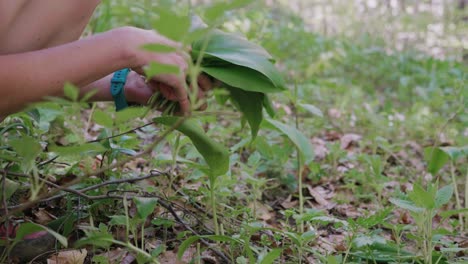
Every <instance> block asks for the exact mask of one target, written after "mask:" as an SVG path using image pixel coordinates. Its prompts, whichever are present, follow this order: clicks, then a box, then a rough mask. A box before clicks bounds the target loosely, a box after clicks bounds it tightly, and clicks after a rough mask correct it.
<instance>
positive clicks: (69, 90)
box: [63, 83, 80, 102]
mask: <svg viewBox="0 0 468 264" xmlns="http://www.w3.org/2000/svg"><path fill="white" fill-rule="evenodd" d="M63 92H64V94H65V97H67V98H68V99H70V100H71V101H73V102H76V101H78V96H79V95H80V90H79V89H78V88H76V87H75V86H74V85H73V84H71V83H66V84H65V86H64V87H63Z"/></svg>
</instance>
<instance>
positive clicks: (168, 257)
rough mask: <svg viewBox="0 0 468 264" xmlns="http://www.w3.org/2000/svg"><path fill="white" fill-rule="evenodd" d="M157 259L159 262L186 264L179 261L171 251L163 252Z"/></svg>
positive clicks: (162, 263)
mask: <svg viewBox="0 0 468 264" xmlns="http://www.w3.org/2000/svg"><path fill="white" fill-rule="evenodd" d="M158 261H159V263H161V264H186V263H187V262H183V261H179V260H178V259H177V255H176V254H175V253H174V252H172V251H166V252H163V253H162V254H161V255H160V256H159V257H158Z"/></svg>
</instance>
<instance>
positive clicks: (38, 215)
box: [34, 208, 57, 225]
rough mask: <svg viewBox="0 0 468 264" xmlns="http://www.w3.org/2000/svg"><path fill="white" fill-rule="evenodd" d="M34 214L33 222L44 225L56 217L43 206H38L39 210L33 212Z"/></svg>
mask: <svg viewBox="0 0 468 264" xmlns="http://www.w3.org/2000/svg"><path fill="white" fill-rule="evenodd" d="M34 216H35V219H34V222H35V223H38V224H41V225H46V224H48V223H50V222H51V221H52V220H55V219H57V217H55V216H54V215H52V214H51V213H49V212H47V210H45V209H44V208H39V210H38V211H36V212H35V213H34Z"/></svg>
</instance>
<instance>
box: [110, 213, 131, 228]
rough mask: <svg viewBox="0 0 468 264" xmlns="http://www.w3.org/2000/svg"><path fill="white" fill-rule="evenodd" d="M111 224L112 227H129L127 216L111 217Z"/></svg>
mask: <svg viewBox="0 0 468 264" xmlns="http://www.w3.org/2000/svg"><path fill="white" fill-rule="evenodd" d="M110 218H111V220H110V221H109V224H111V225H123V226H124V225H127V216H125V215H111V216H110Z"/></svg>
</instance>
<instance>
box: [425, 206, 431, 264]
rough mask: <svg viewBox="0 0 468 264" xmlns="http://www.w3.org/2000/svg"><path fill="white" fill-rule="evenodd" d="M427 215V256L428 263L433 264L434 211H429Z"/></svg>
mask: <svg viewBox="0 0 468 264" xmlns="http://www.w3.org/2000/svg"><path fill="white" fill-rule="evenodd" d="M427 214H428V215H426V243H427V251H426V253H427V255H426V263H427V264H432V210H429V211H427Z"/></svg>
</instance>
